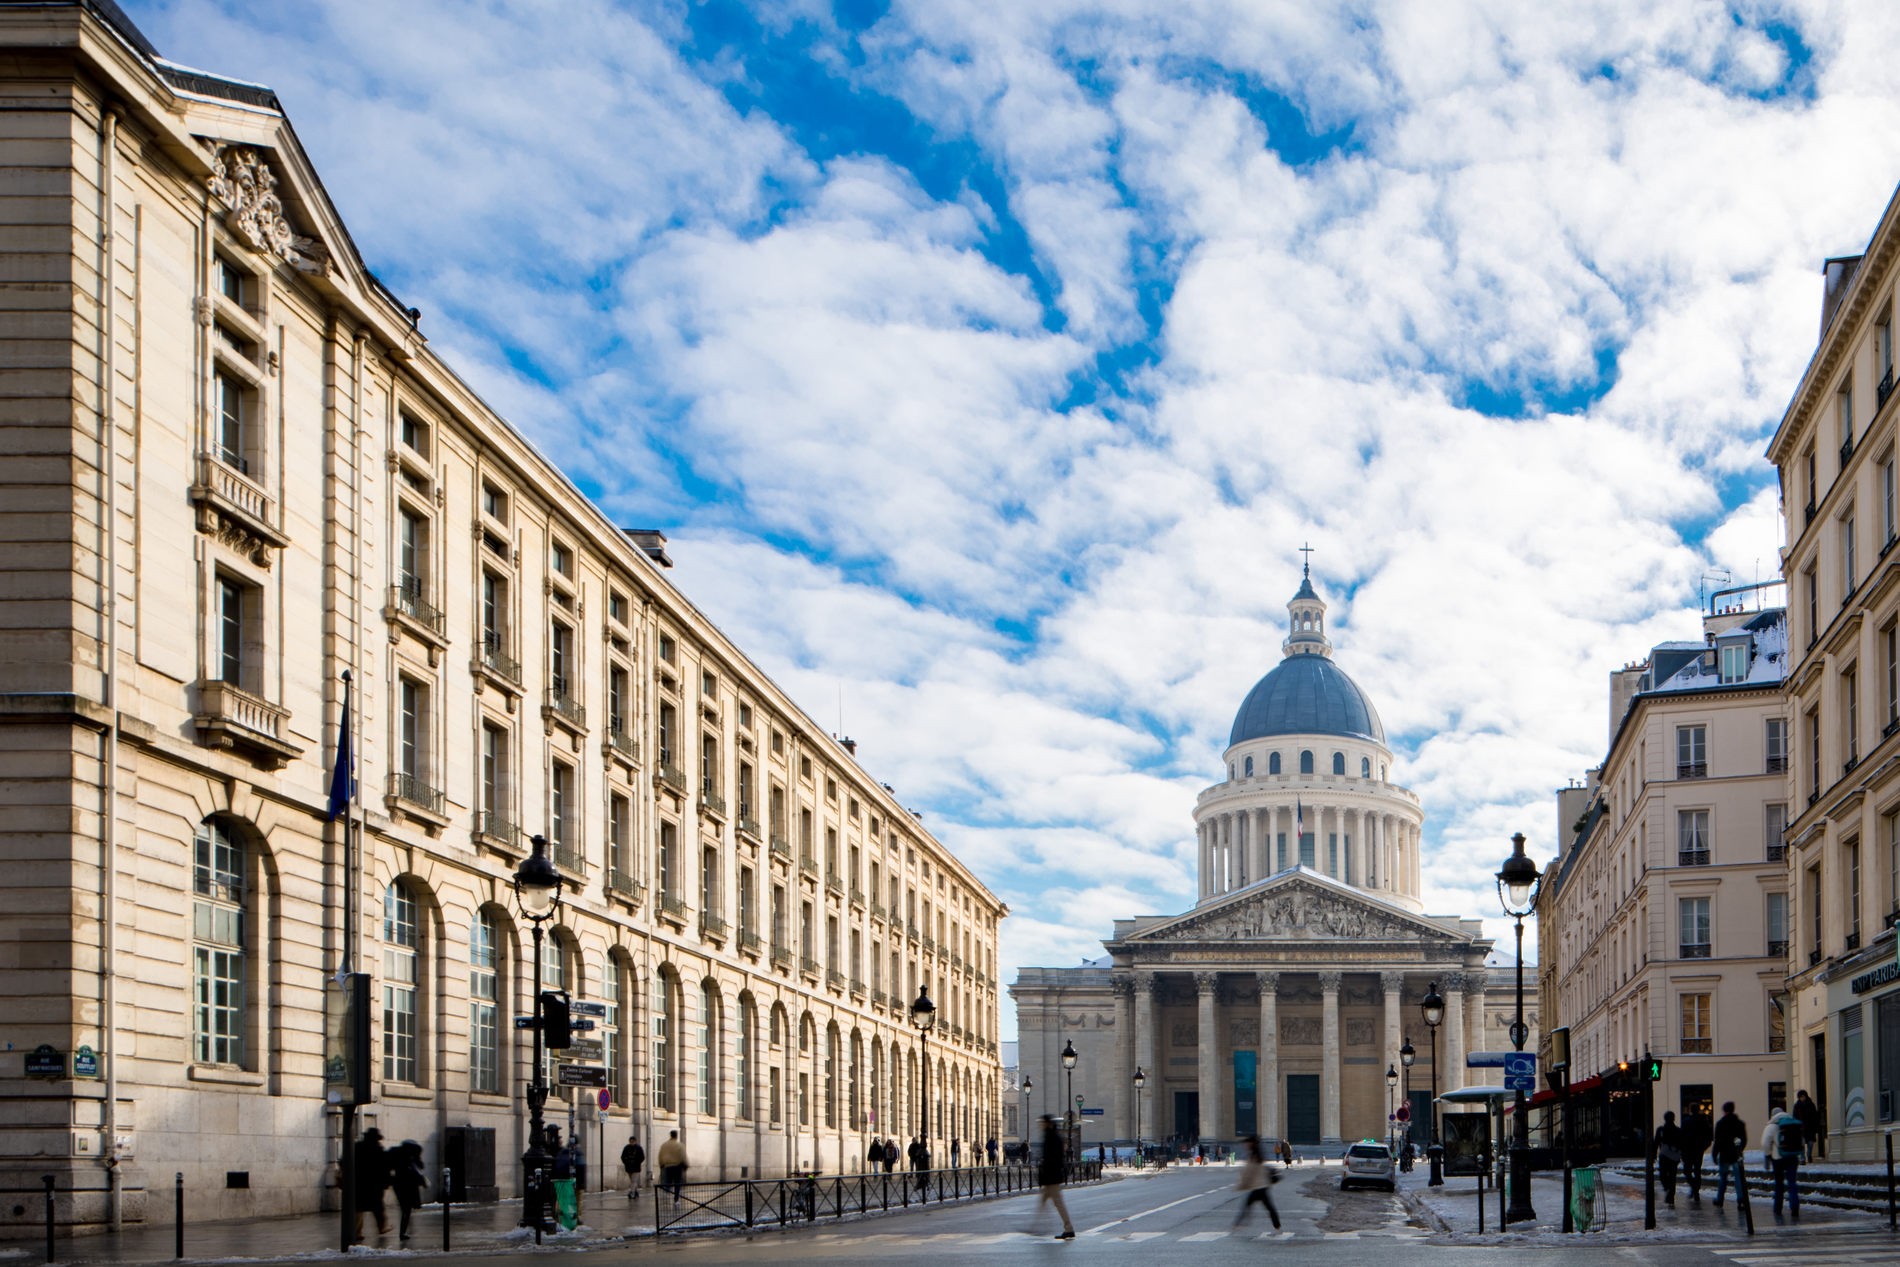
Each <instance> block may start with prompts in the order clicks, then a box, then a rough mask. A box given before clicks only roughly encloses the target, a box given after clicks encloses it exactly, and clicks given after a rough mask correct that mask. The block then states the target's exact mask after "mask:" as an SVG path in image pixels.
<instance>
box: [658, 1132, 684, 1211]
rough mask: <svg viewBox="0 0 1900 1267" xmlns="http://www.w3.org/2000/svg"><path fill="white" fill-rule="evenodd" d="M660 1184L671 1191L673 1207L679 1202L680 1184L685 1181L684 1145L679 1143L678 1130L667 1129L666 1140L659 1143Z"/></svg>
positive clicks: (677, 1205)
mask: <svg viewBox="0 0 1900 1267" xmlns="http://www.w3.org/2000/svg"><path fill="white" fill-rule="evenodd" d="M659 1162H660V1186H661V1187H662V1188H666V1189H669V1190H671V1191H672V1193H673V1208H674V1209H678V1208H679V1203H680V1185H681V1184H683V1183H685V1182H686V1145H684V1144H682V1143H680V1133H679V1132H678V1131H668V1132H667V1133H666V1142H665V1143H664V1144H661V1145H660V1156H659Z"/></svg>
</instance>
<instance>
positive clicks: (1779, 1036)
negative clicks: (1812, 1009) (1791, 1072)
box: [1768, 990, 1788, 1051]
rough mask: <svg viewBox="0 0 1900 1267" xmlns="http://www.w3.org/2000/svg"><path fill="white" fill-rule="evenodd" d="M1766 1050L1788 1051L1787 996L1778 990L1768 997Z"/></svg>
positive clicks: (1771, 992)
mask: <svg viewBox="0 0 1900 1267" xmlns="http://www.w3.org/2000/svg"><path fill="white" fill-rule="evenodd" d="M1768 1050H1769V1051H1787V1050H1788V996H1787V994H1786V993H1785V992H1784V991H1780V990H1774V991H1770V992H1769V995H1768Z"/></svg>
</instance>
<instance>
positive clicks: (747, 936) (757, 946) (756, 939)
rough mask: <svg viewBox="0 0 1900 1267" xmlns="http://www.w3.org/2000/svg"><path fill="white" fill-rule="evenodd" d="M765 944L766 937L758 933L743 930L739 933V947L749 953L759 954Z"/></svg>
mask: <svg viewBox="0 0 1900 1267" xmlns="http://www.w3.org/2000/svg"><path fill="white" fill-rule="evenodd" d="M764 946H765V939H764V938H763V937H761V936H759V935H758V934H757V933H748V932H741V933H740V934H739V949H740V950H743V951H745V952H746V953H747V954H748V955H757V954H759V953H760V951H761V950H762V949H763V948H764Z"/></svg>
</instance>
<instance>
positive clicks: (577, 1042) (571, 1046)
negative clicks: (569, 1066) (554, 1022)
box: [561, 1038, 607, 1060]
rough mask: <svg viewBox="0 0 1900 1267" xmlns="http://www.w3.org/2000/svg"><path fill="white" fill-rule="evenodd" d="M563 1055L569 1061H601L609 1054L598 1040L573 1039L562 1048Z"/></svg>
mask: <svg viewBox="0 0 1900 1267" xmlns="http://www.w3.org/2000/svg"><path fill="white" fill-rule="evenodd" d="M561 1054H562V1055H563V1056H565V1057H567V1059H569V1060H599V1059H601V1058H602V1057H603V1056H605V1055H606V1054H607V1049H606V1045H605V1044H604V1043H602V1042H601V1041H600V1040H599V1039H598V1038H571V1039H569V1040H568V1043H567V1046H565V1047H563V1048H561Z"/></svg>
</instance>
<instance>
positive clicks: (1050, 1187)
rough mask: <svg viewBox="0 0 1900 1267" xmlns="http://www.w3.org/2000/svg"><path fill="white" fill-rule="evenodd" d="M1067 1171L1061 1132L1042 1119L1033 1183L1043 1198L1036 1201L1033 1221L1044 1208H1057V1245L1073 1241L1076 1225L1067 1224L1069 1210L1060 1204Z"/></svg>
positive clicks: (1068, 1222)
mask: <svg viewBox="0 0 1900 1267" xmlns="http://www.w3.org/2000/svg"><path fill="white" fill-rule="evenodd" d="M1068 1169H1069V1166H1068V1156H1067V1154H1066V1153H1065V1151H1064V1146H1063V1143H1062V1131H1061V1128H1059V1127H1058V1126H1057V1125H1056V1120H1055V1119H1054V1118H1053V1117H1044V1118H1043V1119H1042V1160H1041V1161H1040V1162H1038V1163H1037V1164H1036V1183H1037V1184H1039V1185H1040V1186H1041V1189H1042V1195H1041V1196H1039V1197H1038V1198H1037V1199H1036V1217H1037V1218H1041V1217H1042V1207H1043V1206H1045V1205H1050V1204H1053V1205H1054V1206H1055V1207H1056V1213H1057V1214H1059V1215H1061V1216H1062V1231H1061V1233H1060V1234H1058V1235H1057V1236H1056V1239H1057V1240H1059V1241H1072V1240H1074V1239H1075V1224H1074V1223H1071V1222H1070V1221H1069V1207H1068V1205H1067V1204H1066V1203H1065V1202H1064V1201H1063V1200H1062V1181H1063V1179H1065V1178H1066V1177H1067V1175H1068Z"/></svg>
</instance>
